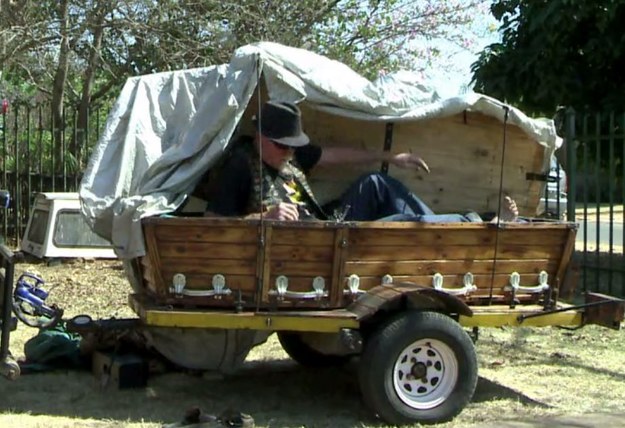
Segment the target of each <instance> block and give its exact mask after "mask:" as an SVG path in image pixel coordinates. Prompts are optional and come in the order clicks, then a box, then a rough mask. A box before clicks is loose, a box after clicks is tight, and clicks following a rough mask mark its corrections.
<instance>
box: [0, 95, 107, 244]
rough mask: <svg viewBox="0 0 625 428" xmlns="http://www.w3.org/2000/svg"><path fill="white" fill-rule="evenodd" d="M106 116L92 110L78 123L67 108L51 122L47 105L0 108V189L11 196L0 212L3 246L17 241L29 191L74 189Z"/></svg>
mask: <svg viewBox="0 0 625 428" xmlns="http://www.w3.org/2000/svg"><path fill="white" fill-rule="evenodd" d="M106 114H107V112H106V111H104V109H93V110H91V111H89V112H87V114H86V115H85V118H84V119H83V120H81V121H82V122H83V123H82V124H79V123H78V121H79V113H78V111H76V110H72V109H69V108H66V109H65V110H64V111H63V112H61V113H60V115H58V117H57V119H56V120H55V118H54V117H53V114H52V109H51V108H50V106H48V105H39V106H35V107H33V106H30V105H20V104H16V105H9V106H8V109H6V110H4V109H3V110H0V168H1V175H0V188H1V189H6V190H8V191H9V192H10V193H11V198H12V201H11V205H10V206H9V208H8V209H7V210H4V211H3V212H0V234H1V235H2V237H4V239H5V241H6V242H7V243H8V244H9V245H19V240H20V238H21V236H22V235H23V233H24V229H25V228H26V225H27V222H28V216H29V213H30V210H31V207H32V203H33V200H34V196H35V194H37V193H39V192H74V191H77V190H78V186H79V184H80V180H81V177H82V173H83V171H84V169H85V167H86V164H87V162H88V159H89V156H90V154H91V150H92V148H93V147H94V145H95V143H96V142H97V140H98V138H99V135H100V131H101V128H102V126H103V125H104V121H105V117H106V116H105V115H106ZM55 124H56V125H55Z"/></svg>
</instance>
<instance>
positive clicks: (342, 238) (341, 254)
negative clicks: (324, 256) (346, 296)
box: [330, 227, 349, 306]
mask: <svg viewBox="0 0 625 428" xmlns="http://www.w3.org/2000/svg"><path fill="white" fill-rule="evenodd" d="M348 239H349V229H348V228H346V227H344V228H341V229H337V230H336V233H335V235H334V260H333V261H332V277H331V278H332V279H331V281H330V301H331V303H332V305H334V306H338V305H339V304H340V302H341V300H342V299H343V294H342V291H341V278H343V276H344V275H345V257H346V254H347V251H345V248H346V246H347V242H348Z"/></svg>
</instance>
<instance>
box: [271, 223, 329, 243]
mask: <svg viewBox="0 0 625 428" xmlns="http://www.w3.org/2000/svg"><path fill="white" fill-rule="evenodd" d="M272 242H273V243H274V244H275V245H294V244H297V245H300V246H304V247H311V246H332V245H333V243H334V230H333V229H318V228H314V229H303V228H292V229H291V228H284V227H279V228H278V227H276V228H274V232H273V238H272Z"/></svg>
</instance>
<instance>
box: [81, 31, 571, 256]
mask: <svg viewBox="0 0 625 428" xmlns="http://www.w3.org/2000/svg"><path fill="white" fill-rule="evenodd" d="M261 72H262V76H263V78H264V79H265V83H266V86H267V89H268V92H269V97H270V98H271V99H279V100H284V101H294V102H298V101H302V100H304V99H305V100H306V101H307V102H309V103H311V106H312V107H313V108H318V109H320V110H324V111H327V112H331V113H333V114H336V115H341V116H347V117H353V118H359V119H366V120H376V121H387V120H392V121H394V122H398V121H415V120H424V119H429V118H434V117H443V116H450V115H454V114H457V113H460V112H462V111H464V110H466V109H470V110H472V111H477V112H481V113H483V114H486V115H489V116H493V117H496V118H498V119H499V120H500V121H503V120H504V114H505V113H504V112H505V109H504V107H505V104H503V103H501V102H500V101H497V100H495V99H493V98H490V97H487V96H485V95H481V94H477V93H473V92H469V93H465V94H461V95H458V96H455V97H451V98H445V99H443V98H441V97H440V96H439V95H438V92H437V91H436V89H435V88H432V87H430V86H428V85H426V84H424V83H423V82H422V81H421V80H420V79H419V78H418V76H417V75H415V74H412V73H409V72H399V73H394V74H391V75H387V76H383V77H381V78H380V79H378V80H376V81H374V82H370V81H368V80H367V79H365V78H363V77H362V76H360V75H358V74H357V73H355V72H354V71H353V70H351V69H349V68H348V67H347V66H345V65H344V64H341V63H339V62H336V61H332V60H330V59H328V58H325V57H322V56H319V55H317V54H314V53H311V52H308V51H305V50H301V49H295V48H290V47H286V46H282V45H278V44H275V43H266V42H262V43H256V44H253V45H248V46H244V47H242V48H240V49H238V50H237V51H236V52H235V53H234V55H233V57H232V60H231V62H230V63H229V64H226V65H220V66H215V67H208V68H201V69H192V70H185V71H175V72H168V73H159V74H154V75H148V76H141V77H135V78H130V79H129V80H128V81H127V82H126V85H125V86H124V88H123V90H122V92H121V94H120V96H119V98H118V99H117V102H116V103H115V105H114V107H113V109H112V111H111V113H110V115H109V117H108V120H107V123H106V127H105V130H104V132H103V134H102V136H101V138H100V141H99V142H98V144H97V147H96V148H95V150H94V153H93V155H92V158H91V160H90V162H89V166H88V168H87V171H86V172H85V176H84V178H83V181H82V183H81V186H80V198H81V202H82V210H83V214H84V215H85V216H86V218H87V221H88V222H89V224H90V225H91V226H92V228H93V229H94V230H95V231H96V232H97V233H98V234H99V235H101V236H103V237H104V238H107V239H108V240H110V241H111V242H112V243H113V245H114V247H115V249H116V253H117V255H118V256H119V257H120V258H124V259H127V258H133V257H138V256H141V255H144V244H143V236H142V232H141V218H143V217H147V216H152V215H157V214H161V213H167V212H171V211H173V210H175V209H176V208H177V207H178V206H180V205H181V204H182V202H183V201H184V199H185V196H186V195H187V194H188V193H190V192H191V190H192V189H193V188H194V186H195V184H196V182H197V181H198V180H199V179H200V177H201V176H202V175H203V173H204V172H205V171H206V169H207V168H210V167H211V166H212V165H213V164H214V163H215V162H216V160H217V159H218V158H219V156H220V154H221V153H223V151H224V150H225V149H226V147H227V145H228V142H229V141H230V138H231V136H232V134H233V133H234V130H235V128H236V126H237V124H238V122H239V120H240V118H241V116H242V115H243V112H244V111H245V108H246V106H247V104H248V103H249V100H250V98H251V97H252V95H253V93H254V91H255V89H256V86H257V82H258V76H259V75H260V74H261ZM508 120H509V123H511V124H514V125H517V126H519V127H520V128H521V129H522V130H524V131H525V132H526V133H527V134H528V135H529V136H530V137H531V138H532V139H533V140H536V141H537V142H539V143H540V144H543V145H545V146H546V147H547V148H548V150H547V154H548V155H551V153H553V150H555V148H556V146H558V145H559V139H558V137H557V136H556V133H555V128H554V125H553V122H552V121H550V120H542V119H530V118H528V117H527V116H525V115H524V114H523V113H522V112H520V111H519V110H517V109H515V108H510V110H509V118H508ZM547 159H548V158H546V160H545V162H547Z"/></svg>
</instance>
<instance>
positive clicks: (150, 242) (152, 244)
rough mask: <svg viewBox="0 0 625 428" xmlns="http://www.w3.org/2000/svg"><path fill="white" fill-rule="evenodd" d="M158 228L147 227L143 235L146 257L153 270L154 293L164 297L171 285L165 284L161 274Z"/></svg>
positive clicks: (144, 228)
mask: <svg viewBox="0 0 625 428" xmlns="http://www.w3.org/2000/svg"><path fill="white" fill-rule="evenodd" d="M155 229H156V226H153V225H145V226H144V227H143V234H144V236H145V252H146V256H147V257H148V259H149V261H150V266H151V267H152V268H151V277H152V281H153V283H152V286H153V291H154V292H155V293H156V294H159V295H162V294H166V293H168V292H169V290H168V288H169V285H168V284H166V283H165V281H164V279H163V276H162V274H161V270H160V268H161V266H162V264H161V255H160V250H161V248H160V246H159V244H158V241H157V240H156V236H155Z"/></svg>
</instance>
